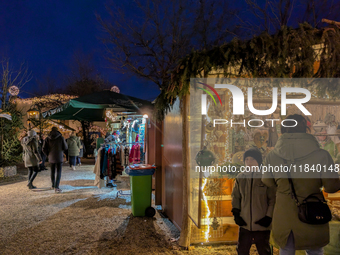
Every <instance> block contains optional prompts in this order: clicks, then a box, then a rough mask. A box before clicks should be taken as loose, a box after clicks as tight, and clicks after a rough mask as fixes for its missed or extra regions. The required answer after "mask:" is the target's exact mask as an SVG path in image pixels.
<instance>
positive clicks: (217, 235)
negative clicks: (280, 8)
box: [155, 24, 340, 247]
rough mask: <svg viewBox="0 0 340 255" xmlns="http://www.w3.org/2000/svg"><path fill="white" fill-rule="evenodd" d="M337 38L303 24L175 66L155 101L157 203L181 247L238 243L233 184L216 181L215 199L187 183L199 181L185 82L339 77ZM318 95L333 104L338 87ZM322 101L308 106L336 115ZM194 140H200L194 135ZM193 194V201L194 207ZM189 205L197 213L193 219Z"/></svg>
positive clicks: (335, 33)
mask: <svg viewBox="0 0 340 255" xmlns="http://www.w3.org/2000/svg"><path fill="white" fill-rule="evenodd" d="M339 39H340V32H339V28H338V27H336V26H335V27H331V29H329V28H328V29H322V30H316V29H314V28H312V27H310V26H309V25H306V24H302V25H301V26H300V27H299V28H297V29H291V28H287V27H284V28H282V30H280V31H279V32H278V33H277V34H275V35H268V34H265V33H264V34H262V35H260V36H258V37H254V38H253V39H251V40H249V41H246V42H244V41H240V40H233V41H232V42H230V43H228V44H225V45H222V46H220V47H215V48H214V49H212V50H210V51H201V52H193V53H192V54H190V55H188V56H187V57H185V58H184V59H182V60H181V61H180V62H179V64H178V66H177V68H175V70H174V71H173V72H172V77H171V82H170V83H169V84H168V87H167V89H166V90H162V92H161V95H160V96H159V97H158V98H157V100H156V105H155V108H156V109H157V110H158V119H161V120H163V123H162V141H163V143H162V146H163V147H162V152H161V156H162V177H161V178H162V182H161V186H162V188H161V189H162V195H161V201H160V202H161V205H162V208H163V211H164V213H165V214H166V215H167V216H168V217H169V218H170V219H171V220H172V222H173V223H174V224H175V225H176V226H177V228H178V229H180V230H181V238H180V245H182V246H186V247H187V246H189V245H190V244H192V243H206V242H209V243H212V242H231V243H233V242H235V241H236V240H237V238H238V226H237V225H235V224H234V222H233V217H232V214H231V202H230V201H231V197H230V194H231V187H232V185H233V184H232V180H230V179H229V178H228V176H225V177H223V178H220V179H219V180H218V181H217V179H216V182H218V183H219V184H217V186H219V187H220V190H223V192H222V193H219V194H218V195H216V193H215V194H214V193H211V194H209V192H208V191H207V190H205V191H204V188H205V187H206V185H207V183H201V186H200V187H201V188H202V189H201V192H200V190H199V189H197V188H195V189H193V188H192V187H199V186H198V185H196V186H195V185H193V183H192V182H195V181H198V182H199V181H200V180H199V179H200V178H196V179H195V178H190V174H191V171H190V169H191V167H192V164H193V159H192V150H193V148H195V146H197V144H196V145H195V144H191V143H190V139H191V138H190V136H192V135H193V134H190V132H191V131H190V122H193V121H194V120H193V119H192V118H193V116H192V115H190V105H191V104H192V103H193V101H192V98H191V95H189V93H190V79H191V78H214V77H215V78H224V77H225V78H236V77H249V78H271V77H277V78H311V77H313V78H321V77H339V76H340V66H339V65H338V63H337V60H338V59H340V40H339ZM330 53H331V54H330ZM318 92H319V96H324V95H326V94H327V95H328V96H329V97H330V98H332V99H334V98H338V97H339V95H340V87H329V88H328V89H327V90H322V89H321V90H318ZM321 101H322V102H321ZM321 101H314V102H312V103H313V104H314V106H311V107H318V103H320V104H323V105H328V106H329V107H333V108H332V110H331V111H332V112H334V113H336V112H337V107H338V105H339V101H331V100H330V99H327V100H321ZM326 101H327V102H326ZM259 104H261V102H259ZM225 110H230V109H225ZM321 114H323V113H321ZM188 116H189V117H188ZM337 117H340V116H337ZM194 135H196V137H198V138H199V139H200V138H201V137H199V134H194ZM219 139H220V140H219V141H217V142H219V143H221V141H223V140H226V139H228V136H227V137H226V136H225V135H223V134H222V135H221V136H220V137H219ZM200 143H201V142H200ZM201 144H202V143H201ZM218 147H220V148H217V150H218V149H223V147H225V145H223V144H222V145H221V144H220V145H218ZM215 152H216V151H215ZM231 156H235V154H234V155H231ZM201 179H202V178H201ZM201 182H204V181H201ZM195 192H196V197H197V198H198V199H196V200H195V201H194V203H193V200H192V197H193V193H195ZM193 204H195V208H197V210H198V211H197V212H196V214H195V212H194V211H193V208H192V207H193ZM216 205H217V206H216ZM214 206H215V208H218V209H217V211H218V212H217V213H216V212H215V217H216V218H220V219H222V220H220V221H219V223H217V224H215V227H214V226H213V224H214V222H213V219H211V220H210V223H207V222H208V221H207V220H206V218H209V215H210V214H211V213H212V212H211V210H212V208H213V207H214ZM209 208H210V209H209ZM215 211H216V209H215ZM216 226H217V227H216Z"/></svg>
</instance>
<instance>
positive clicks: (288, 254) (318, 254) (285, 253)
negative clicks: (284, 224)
mask: <svg viewBox="0 0 340 255" xmlns="http://www.w3.org/2000/svg"><path fill="white" fill-rule="evenodd" d="M280 255H295V242H294V235H293V232H290V234H289V236H288V240H287V244H286V246H285V247H284V248H280ZM306 255H323V249H322V248H319V249H315V250H306Z"/></svg>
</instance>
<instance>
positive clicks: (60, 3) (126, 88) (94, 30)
mask: <svg viewBox="0 0 340 255" xmlns="http://www.w3.org/2000/svg"><path fill="white" fill-rule="evenodd" d="M95 13H98V14H100V15H101V16H103V17H107V16H108V14H107V12H106V10H105V1H98V0H71V1H70V0H30V1H23V0H11V1H4V0H3V1H0V57H1V58H2V57H6V58H9V59H10V62H11V63H12V65H13V68H14V69H16V68H18V67H19V64H20V63H21V62H22V61H26V62H27V64H28V67H29V70H30V71H31V72H32V75H33V79H32V81H30V82H29V83H28V84H26V85H25V86H24V87H23V88H22V90H21V92H20V94H19V96H21V97H30V96H34V94H32V93H33V92H34V87H35V86H36V84H37V81H39V80H40V81H41V80H43V79H44V77H46V76H51V77H52V78H53V79H55V80H56V81H57V84H58V86H61V85H62V81H63V79H64V78H65V76H66V75H69V74H70V63H72V60H73V57H74V54H75V53H77V52H80V53H82V54H84V55H88V54H91V55H92V56H93V65H94V66H95V67H96V69H97V71H98V72H99V73H100V74H101V76H102V77H103V78H104V79H106V80H108V81H110V82H111V83H113V84H114V85H117V86H118V87H119V88H120V90H121V93H123V94H127V95H131V96H136V97H139V98H142V99H148V100H152V99H154V98H155V97H156V96H157V95H158V94H159V89H158V88H157V86H156V85H153V84H152V83H150V82H147V81H144V80H141V79H139V78H135V77H132V76H129V75H123V74H118V73H115V72H114V71H113V70H112V69H110V68H109V66H110V63H109V62H108V61H107V60H105V58H104V56H105V54H106V53H105V46H104V45H103V43H102V42H101V40H100V38H102V37H103V36H104V34H103V32H102V30H101V27H100V25H99V23H98V22H97V20H96V17H95Z"/></svg>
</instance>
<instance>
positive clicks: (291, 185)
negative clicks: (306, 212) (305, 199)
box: [283, 159, 300, 206]
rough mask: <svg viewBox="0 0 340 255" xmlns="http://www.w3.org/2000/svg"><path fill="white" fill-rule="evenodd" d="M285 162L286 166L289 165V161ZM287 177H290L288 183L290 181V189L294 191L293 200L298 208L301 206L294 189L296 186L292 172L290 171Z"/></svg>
mask: <svg viewBox="0 0 340 255" xmlns="http://www.w3.org/2000/svg"><path fill="white" fill-rule="evenodd" d="M283 161H284V164H285V166H286V165H287V160H286V159H283ZM287 175H288V181H289V185H290V189H291V191H292V193H291V195H292V199H294V200H295V203H296V205H297V206H300V202H299V200H298V198H297V196H296V192H295V188H294V184H293V179H292V177H291V176H290V172H289V171H288V172H287Z"/></svg>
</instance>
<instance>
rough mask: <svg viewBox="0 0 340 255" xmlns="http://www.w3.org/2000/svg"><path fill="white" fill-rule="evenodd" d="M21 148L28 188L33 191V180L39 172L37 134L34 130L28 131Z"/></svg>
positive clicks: (39, 161) (39, 159) (39, 158)
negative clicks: (26, 169)
mask: <svg viewBox="0 0 340 255" xmlns="http://www.w3.org/2000/svg"><path fill="white" fill-rule="evenodd" d="M21 145H22V147H23V154H22V158H23V160H24V162H25V167H27V168H28V184H27V186H28V188H29V189H35V188H36V187H35V186H33V180H34V179H35V177H36V176H37V174H38V172H39V168H38V166H39V164H40V163H41V156H40V153H39V148H38V139H37V133H36V132H35V131H34V130H30V131H28V134H27V136H25V137H24V138H23V139H22V140H21Z"/></svg>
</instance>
